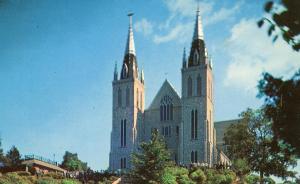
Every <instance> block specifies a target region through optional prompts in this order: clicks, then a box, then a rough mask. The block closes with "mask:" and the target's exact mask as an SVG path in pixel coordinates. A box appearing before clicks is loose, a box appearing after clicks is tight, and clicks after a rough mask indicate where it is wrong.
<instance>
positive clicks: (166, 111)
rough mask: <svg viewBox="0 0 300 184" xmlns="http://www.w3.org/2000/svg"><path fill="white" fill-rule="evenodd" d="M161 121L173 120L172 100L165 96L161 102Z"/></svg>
mask: <svg viewBox="0 0 300 184" xmlns="http://www.w3.org/2000/svg"><path fill="white" fill-rule="evenodd" d="M160 120H161V121H166V120H173V104H172V98H171V97H170V96H168V95H165V96H164V97H162V99H161V100H160Z"/></svg>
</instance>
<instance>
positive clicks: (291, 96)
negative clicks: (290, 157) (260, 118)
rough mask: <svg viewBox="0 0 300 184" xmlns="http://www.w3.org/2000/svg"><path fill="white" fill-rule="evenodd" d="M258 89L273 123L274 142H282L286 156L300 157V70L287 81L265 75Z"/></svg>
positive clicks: (267, 114)
mask: <svg viewBox="0 0 300 184" xmlns="http://www.w3.org/2000/svg"><path fill="white" fill-rule="evenodd" d="M258 89H259V95H258V96H259V97H260V98H264V101H265V109H266V116H267V117H268V118H270V119H271V120H272V121H273V124H272V130H273V133H274V137H273V142H281V144H283V145H284V146H285V148H286V150H285V152H286V154H292V153H294V154H297V155H298V156H300V70H299V71H298V72H297V73H296V74H295V75H294V76H293V77H292V78H291V79H289V80H286V81H284V80H282V79H281V78H275V77H273V76H272V75H271V74H269V73H264V74H263V79H261V80H260V81H259V85H258Z"/></svg>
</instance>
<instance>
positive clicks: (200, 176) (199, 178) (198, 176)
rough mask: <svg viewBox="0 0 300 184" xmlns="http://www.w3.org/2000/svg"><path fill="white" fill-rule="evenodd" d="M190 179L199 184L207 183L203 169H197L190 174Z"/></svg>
mask: <svg viewBox="0 0 300 184" xmlns="http://www.w3.org/2000/svg"><path fill="white" fill-rule="evenodd" d="M190 178H191V179H192V180H193V181H195V182H196V183H197V184H204V183H205V182H206V176H205V174H204V172H203V171H202V170H201V169H197V170H195V171H193V172H192V173H191V174H190Z"/></svg>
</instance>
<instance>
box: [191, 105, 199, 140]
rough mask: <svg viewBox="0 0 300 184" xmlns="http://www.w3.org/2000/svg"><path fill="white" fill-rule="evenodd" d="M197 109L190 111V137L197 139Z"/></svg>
mask: <svg viewBox="0 0 300 184" xmlns="http://www.w3.org/2000/svg"><path fill="white" fill-rule="evenodd" d="M197 129H198V111H197V110H192V111H191V139H197V137H198V131H197Z"/></svg>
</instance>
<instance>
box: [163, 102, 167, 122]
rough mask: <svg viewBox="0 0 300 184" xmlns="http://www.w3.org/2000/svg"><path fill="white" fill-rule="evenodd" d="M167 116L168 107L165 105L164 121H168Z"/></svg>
mask: <svg viewBox="0 0 300 184" xmlns="http://www.w3.org/2000/svg"><path fill="white" fill-rule="evenodd" d="M166 117H167V107H166V105H164V121H166V119H167V118H166Z"/></svg>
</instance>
